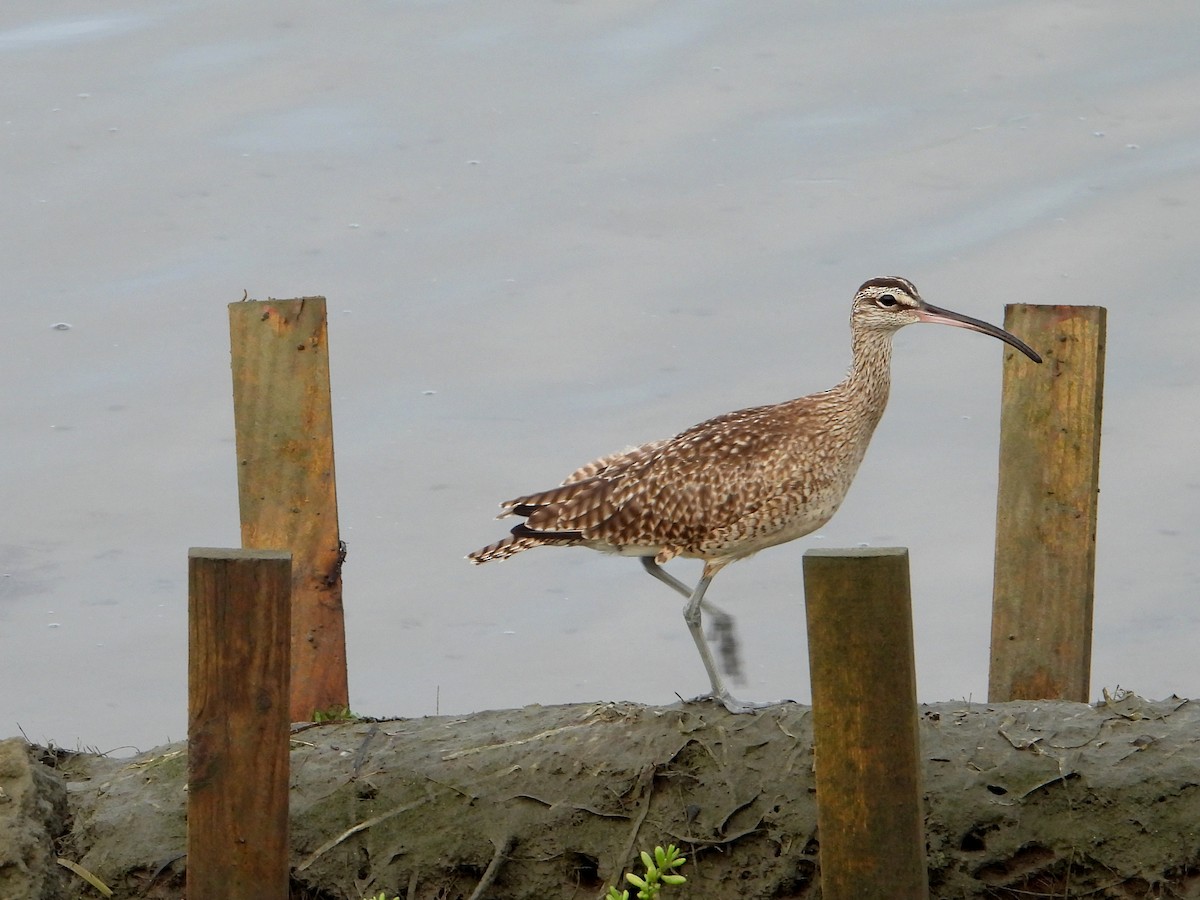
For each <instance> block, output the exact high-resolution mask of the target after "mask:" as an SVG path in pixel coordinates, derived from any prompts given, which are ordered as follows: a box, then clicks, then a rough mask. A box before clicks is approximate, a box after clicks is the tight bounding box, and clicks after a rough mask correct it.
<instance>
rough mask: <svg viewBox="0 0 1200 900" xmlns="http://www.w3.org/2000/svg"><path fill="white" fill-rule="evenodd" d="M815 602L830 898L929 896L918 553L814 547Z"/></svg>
mask: <svg viewBox="0 0 1200 900" xmlns="http://www.w3.org/2000/svg"><path fill="white" fill-rule="evenodd" d="M804 602H805V608H806V611H807V618H808V654H809V669H810V672H811V678H812V695H813V742H814V745H815V747H816V782H817V829H818V839H819V840H820V845H821V862H820V865H821V896H822V897H824V898H825V900H875V898H878V900H882V898H891V897H904V898H906V900H909V898H913V900H918V898H925V897H928V896H929V888H928V875H927V873H926V863H925V817H924V804H923V801H922V790H921V770H920V744H919V738H918V735H917V677H916V665H915V663H914V661H913V631H912V601H911V598H910V596H909V579H908V551H907V550H906V549H904V548H902V547H901V548H869V549H856V550H832V549H831V550H809V551H807V552H806V553H805V554H804Z"/></svg>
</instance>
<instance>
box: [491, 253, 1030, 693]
mask: <svg viewBox="0 0 1200 900" xmlns="http://www.w3.org/2000/svg"><path fill="white" fill-rule="evenodd" d="M919 321H928V322H937V323H941V324H949V325H958V326H961V327H966V328H971V329H973V330H976V331H983V332H984V333H987V334H991V335H993V336H995V337H999V338H1000V339H1001V340H1004V341H1006V342H1008V343H1010V344H1012V345H1013V346H1014V347H1016V348H1017V349H1019V350H1021V351H1022V352H1024V353H1026V354H1027V355H1029V356H1030V357H1031V358H1033V359H1035V360H1037V361H1039V362H1040V358H1039V357H1037V354H1035V353H1034V352H1033V351H1032V350H1030V349H1029V348H1028V347H1026V346H1025V345H1024V344H1022V343H1021V342H1020V341H1018V340H1017V339H1016V338H1014V337H1013V336H1012V335H1010V334H1008V333H1007V332H1004V331H1002V330H1001V329H998V328H995V327H994V326H992V325H988V324H987V323H984V322H980V321H978V320H976V319H970V318H968V317H966V316H961V315H959V314H957V313H950V312H949V311H947V310H942V309H938V308H937V307H934V306H931V305H929V304H927V303H925V302H924V301H923V300H922V299H921V298H920V295H919V294H918V293H917V289H916V288H915V287H914V286H913V285H912V283H911V282H909V281H907V280H905V279H903V278H897V277H884V278H873V279H871V280H870V281H867V282H866V283H864V284H863V285H862V286H861V287H860V288H859V289H858V292H857V293H856V294H855V297H854V302H853V306H852V310H851V317H850V324H851V346H852V349H853V363H852V365H851V367H850V372H849V374H848V375H847V376H846V378H845V379H844V380H843V381H842V382H841V383H840V384H838V385H837V386H836V387H833V388H831V389H830V390H828V391H823V392H821V393H819V394H812V395H810V396H807V397H800V398H798V399H795V400H789V401H787V402H784V403H778V404H775V405H772V406H757V407H752V408H750V409H743V410H738V411H737V412H731V413H726V414H725V415H722V416H717V417H716V418H714V419H709V420H708V421H706V422H701V423H700V424H699V425H695V426H693V427H692V428H689V429H688V430H687V431H684V432H681V433H680V434H678V435H676V436H675V437H673V438H670V439H668V440H661V441H654V442H652V443H649V444H644V445H642V446H640V447H636V448H634V449H631V450H626V451H623V452H621V453H614V454H611V455H609V456H605V457H601V458H600V459H597V460H595V461H594V462H591V463H588V464H587V465H585V466H583V467H581V468H579V469H577V470H576V471H575V472H573V473H571V475H569V476H568V477H567V478H566V480H565V481H563V483H562V484H561V485H559V486H558V487H555V488H551V489H549V490H546V491H539V492H537V493H533V494H526V495H524V496H521V497H516V498H514V499H512V500H508V501H505V502H504V503H502V504H501V507H502V509H503V512H502V513H501V515H500V517H501V518H504V517H506V516H520V517H523V518H524V520H525V521H524V522H522V523H520V524H518V525H516V526H515V527H514V528H513V529H512V531H511V533H510V534H509V535H508V537H505V538H503V539H502V540H499V541H497V542H496V543H494V544H490V545H488V546H487V547H483V548H481V549H479V550H476V551H475V552H474V553H472V554H470V555H469V556H468V559H469V560H470V561H471V562H473V563H476V564H478V563H484V562H487V561H489V560H493V559H506V558H508V557H510V556H513V555H514V554H516V553H520V552H522V551H524V550H528V549H531V548H533V547H539V546H585V547H590V548H592V549H596V550H604V551H609V552H615V553H620V554H623V555H628V556H639V557H650V558H653V564H654V565H652V564H650V562H651V561H650V560H649V559H647V560H646V562H647V568H648V569H650V571H651V573H652V574H655V575H656V577H659V578H660V579H662V580H664V581H667V582H668V583H670V584H671V585H672V587H675V588H676V589H677V590H680V591H681V593H688V591H687V590H686V589H684V588H683V587H682V586H681V585H679V583H678V582H673V579H669V576H665V573H659V572H658V571H656V568H655V566H656V565H657V564H662V563H665V562H667V561H668V560H670V559H673V558H675V557H677V556H683V557H691V558H698V559H702V560H704V575H703V578H702V579H701V584H700V585H698V586H697V588H696V589H695V591H693V592H691V593H690V600H689V610H691V611H692V612H693V613H694V617H695V623H696V626H697V627H698V624H699V607H700V605H701V603H702V598H703V593H704V589H705V588H706V587H707V584H708V582H709V581H710V580H711V579H712V577H713V576H714V575H715V574H716V573H717V572H718V571H719V570H720V569H721V568H722V567H723V566H725V565H727V564H728V563H730V562H732V561H734V560H736V559H741V558H744V557H746V556H749V555H750V554H752V553H756V552H758V551H759V550H762V549H764V548H766V547H772V546H775V545H776V544H781V543H784V542H786V541H791V540H794V539H796V538H798V537H802V536H803V535H806V534H808V533H810V532H812V531H814V530H816V529H817V528H820V527H821V526H822V525H824V524H825V523H826V522H828V521H829V519H830V518H831V517H832V516H833V514H834V513H835V512H836V511H837V509H838V507H839V506H840V505H841V503H842V500H843V498H844V497H845V496H846V492H847V491H848V490H849V488H850V483H851V481H852V480H853V479H854V475H855V473H856V472H857V471H858V467H859V464H860V463H861V462H862V459H863V456H864V454H865V453H866V450H867V445H868V443H869V442H870V439H871V435H872V433H873V432H874V431H875V426H876V425H877V424H878V423H879V419H880V417H881V416H882V415H883V410H884V407H885V406H886V405H887V399H888V390H889V387H890V384H891V354H892V336H893V335H894V334H895V332H896V331H897V330H898V329H900V328H901V327H903V326H904V325H907V324H910V323H912V322H919ZM691 624H692V623H691V622H690V621H689V626H691ZM696 636H697V632H696V629H693V637H696ZM701 643H702V639H700V638H698V639H697V646H698V647H700V650H701V657H702V658H704V659H705V666H706V668H707V669H709V676H710V680H712V682H713V693H714V694H715V695H717V696H719V697H720V698H721V699H723V700H725V701H726V705H727V706H730V707H731V708H733V706H732V705H731V703H730V701H731V700H732V698H730V697H729V695H728V693H727V692H725V691H724V688H723V686H721V685H720V680H719V677H717V676H715V674H714V671H713V669H712V666H711V660H710V659H708V658H706V653H705V648H704V647H702V646H700V645H701ZM733 704H734V705H736V706H737V707H738V711H742V708H744V706H745V705H744V704H737V703H736V701H733Z"/></svg>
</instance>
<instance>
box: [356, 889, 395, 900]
mask: <svg viewBox="0 0 1200 900" xmlns="http://www.w3.org/2000/svg"><path fill="white" fill-rule="evenodd" d="M363 900H388V895H387V894H385V893H384V892H383V891H380V892H379V896H378V897H364V898H363ZM393 900H400V898H399V897H394V898H393Z"/></svg>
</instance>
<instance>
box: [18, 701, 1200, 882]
mask: <svg viewBox="0 0 1200 900" xmlns="http://www.w3.org/2000/svg"><path fill="white" fill-rule="evenodd" d="M809 712H810V711H809V709H808V708H807V707H803V706H797V705H786V706H780V707H776V708H774V709H771V710H767V711H765V712H762V713H759V714H756V715H752V716H732V715H729V714H728V713H726V712H725V710H723V709H721V708H720V707H716V706H713V705H709V704H688V705H685V706H682V707H680V706H675V707H668V708H651V707H643V706H637V705H632V704H624V703H605V704H598V705H592V706H587V705H576V706H558V707H527V708H525V709H517V710H501V711H491V712H484V713H479V714H476V715H472V716H466V717H439V718H424V719H408V720H392V721H362V722H354V723H347V724H339V725H321V726H307V727H305V726H297V727H296V729H295V733H294V734H293V746H292V801H291V829H292V834H291V839H292V853H293V856H292V865H293V896H295V897H308V898H331V900H332V898H354V900H357V898H361V897H363V896H366V895H374V894H377V893H378V892H379V891H386V892H387V893H388V896H389V897H390V896H395V895H398V896H400V897H402V898H407V900H417V898H420V900H433V898H439V900H449V898H469V897H471V896H472V895H473V894H474V892H476V891H477V889H478V887H479V885H480V882H481V881H483V880H486V882H487V883H486V885H485V887H484V888H483V890H482V891H481V892H479V893H478V895H477V896H480V897H487V898H495V900H508V898H534V897H537V898H585V897H594V896H597V895H598V894H599V893H600V892H601V889H602V888H603V886H604V885H605V884H606V883H607V882H609V881H611V880H612V879H614V878H615V877H616V876H617V875H618V874H619V872H620V871H621V870H622V868H623V867H625V866H627V865H629V864H630V863H631V861H632V860H633V858H634V857H635V855H636V851H637V850H638V849H640V848H644V847H649V846H652V845H653V844H655V843H664V842H667V841H673V842H675V843H676V844H679V845H681V846H683V847H684V848H686V850H687V853H688V857H689V862H688V865H687V866H686V867H685V869H684V872H685V874H686V875H687V876H688V879H689V882H688V884H687V886H686V887H685V888H684V889H682V890H680V891H678V892H676V894H675V895H676V896H679V897H681V898H682V897H696V898H701V897H702V898H723V897H738V898H792V897H806V898H808V897H819V896H820V891H819V884H818V867H819V865H820V842H819V835H818V834H817V829H816V796H815V793H814V787H813V764H814V757H813V747H812V731H811V718H810V715H809ZM921 741H922V758H923V759H924V761H925V769H924V777H925V792H926V818H927V824H926V833H927V840H928V854H929V877H930V885H931V894H932V896H933V897H935V898H974V897H980V898H983V897H988V898H1014V900H1015V898H1026V897H1029V896H1047V895H1049V896H1055V897H1082V896H1087V897H1090V898H1126V897H1151V896H1152V897H1198V896H1200V704H1196V703H1193V702H1188V701H1185V700H1180V699H1177V698H1172V699H1169V700H1165V701H1147V700H1143V699H1140V698H1137V697H1132V696H1131V697H1127V698H1124V699H1123V700H1121V701H1118V702H1112V703H1108V704H1104V705H1101V706H1100V707H1098V708H1096V707H1090V706H1086V705H1082V704H1072V703H1009V704H997V705H990V706H989V705H982V704H966V703H942V704H936V705H930V706H924V707H922V715H921ZM42 756H43V759H45V760H46V762H48V763H49V764H50V766H52V767H53V768H54V769H55V770H56V775H57V777H58V778H60V779H62V780H64V781H65V782H66V783H67V797H68V803H69V815H68V817H67V819H64V820H63V822H62V824H61V830H62V831H63V833H62V834H61V835H59V837H58V853H59V855H61V856H64V857H67V858H69V859H72V860H75V861H77V862H79V863H81V864H82V865H83V866H85V867H86V868H87V869H89V870H90V871H92V872H94V873H95V874H97V875H98V876H100V877H101V878H102V879H103V880H104V881H105V882H106V883H107V884H108V885H109V886H110V887H112V888H113V889H114V890H115V892H116V893H115V896H116V897H118V898H132V897H135V896H136V897H180V896H182V887H183V871H184V866H185V864H186V858H184V857H182V856H181V854H182V853H183V851H184V848H185V821H184V811H185V803H186V793H185V789H184V786H185V780H186V767H187V759H186V757H187V751H186V746H185V745H183V744H176V745H171V746H167V747H161V748H158V749H156V750H154V751H151V752H149V753H146V754H143V755H142V756H139V757H137V758H135V759H132V760H108V759H103V758H100V757H95V756H89V755H75V754H61V753H60V754H57V755H54V754H44V753H43V754H42ZM39 771H40V770H39ZM43 774H44V773H43ZM39 777H41V776H39ZM0 815H3V813H0ZM67 875H68V876H69V877H70V878H74V877H75V876H71V875H70V874H69V873H67ZM81 887H82V885H81V883H80V882H78V881H74V882H66V881H64V882H63V890H64V893H63V894H62V896H72V897H74V896H79V895H81V893H82V891H81Z"/></svg>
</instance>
